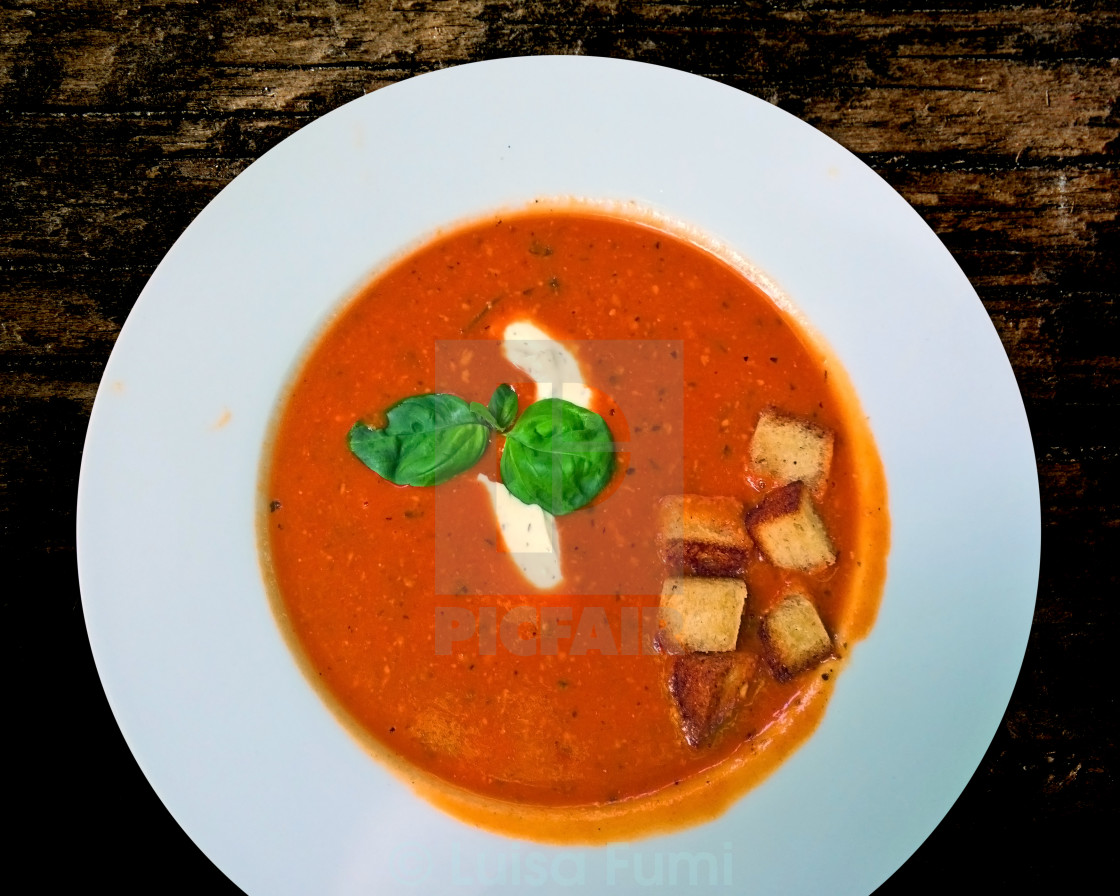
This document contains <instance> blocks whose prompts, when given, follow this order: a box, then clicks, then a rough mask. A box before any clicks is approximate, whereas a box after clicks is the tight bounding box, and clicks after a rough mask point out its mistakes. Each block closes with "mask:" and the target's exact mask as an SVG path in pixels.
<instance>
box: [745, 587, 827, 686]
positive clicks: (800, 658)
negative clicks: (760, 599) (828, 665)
mask: <svg viewBox="0 0 1120 896" xmlns="http://www.w3.org/2000/svg"><path fill="white" fill-rule="evenodd" d="M758 634H759V638H760V639H761V640H762V646H763V650H764V651H765V654H766V661H767V662H768V663H769V664H770V668H771V670H773V672H774V677H775V678H777V679H778V680H779V681H789V680H790V679H791V678H793V676H795V675H797V674H799V673H801V672H804V671H805V670H806V669H811V668H813V667H814V666H816V665H818V664H820V663H822V662H824V660H826V659H828V657H830V656H832V639H831V638H830V637H829V636H828V631H827V630H826V629H825V627H824V623H823V622H821V617H820V616H819V615H818V613H817V608H816V607H814V606H813V604H812V602H811V601H810V600H809V598H807V597H806V596H805V595H804V594H790V595H788V596H787V597H785V598H783V600H782V602H781V603H779V604H778V605H777V606H776V607H774V609H772V610H771V611H770V612H769V613H767V614H766V615H765V616H763V617H762V622H761V623H760V624H759V630H758Z"/></svg>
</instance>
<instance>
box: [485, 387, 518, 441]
mask: <svg viewBox="0 0 1120 896" xmlns="http://www.w3.org/2000/svg"><path fill="white" fill-rule="evenodd" d="M489 411H490V413H491V414H493V415H494V419H495V420H497V421H498V426H497V429H498V432H505V431H506V430H507V429H509V428H510V426H511V425H512V423H513V421H514V419H515V418H516V417H517V393H516V392H514V391H513V386H510V385H508V384H507V383H502V384H501V385H500V386H498V388H497V389H495V390H494V394H493V395H491V396H490V408H489Z"/></svg>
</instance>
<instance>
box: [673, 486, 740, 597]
mask: <svg viewBox="0 0 1120 896" xmlns="http://www.w3.org/2000/svg"><path fill="white" fill-rule="evenodd" d="M657 532H658V535H657V537H658V548H659V550H660V553H661V559H662V561H663V562H664V563H665V564H666V566H667V567H668V568H669V569H670V570H671V571H672V572H674V573H681V574H684V575H693V576H721V577H728V576H738V575H742V573H743V570H744V569H745V568H746V565H747V556H748V554H749V553H750V549H751V539H750V536H749V535H748V534H747V529H746V526H745V525H744V523H743V504H742V502H741V501H739V500H738V499H737V498H723V497H708V496H705V495H669V496H668V497H666V498H662V499H661V502H660V503H659V505H658V511H657Z"/></svg>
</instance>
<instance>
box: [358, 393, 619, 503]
mask: <svg viewBox="0 0 1120 896" xmlns="http://www.w3.org/2000/svg"><path fill="white" fill-rule="evenodd" d="M385 416H386V420H387V422H386V425H385V426H384V427H381V428H374V427H371V426H368V425H366V424H365V423H361V422H358V423H355V424H354V426H353V427H352V428H351V430H350V434H349V437H348V439H349V443H350V450H351V451H352V452H353V453H354V455H355V456H356V457H357V458H358V459H359V460H360V461H361V462H362V463H364V464H365V465H366V466H367V467H369V468H370V469H371V470H373V471H374V472H375V473H377V474H378V475H380V476H381V477H383V478H384V479H387V480H389V481H390V482H393V483H395V484H397V485H417V486H427V485H439V484H440V483H442V482H446V481H447V480H448V479H450V478H452V477H453V476H456V475H458V474H459V473H462V472H465V471H466V470H469V469H470V468H471V467H473V466H474V465H475V464H476V463H478V461H479V459H480V458H481V457H482V455H483V454H484V453H485V451H486V446H487V445H488V444H489V442H490V434H491V432H499V433H506V443H505V449H504V450H503V452H502V461H501V464H500V469H501V474H502V480H503V482H504V484H505V486H506V488H508V489H509V491H510V493H511V494H513V495H514V496H515V497H516V498H518V499H519V500H521V501H523V502H524V503H526V504H537V505H539V506H541V507H543V508H544V509H545V510H547V511H548V512H549V513H552V514H554V515H556V516H560V515H562V514H565V513H571V512H572V511H573V510H578V509H579V508H580V507H584V506H585V505H587V504H588V503H590V502H591V501H592V500H593V499H594V498H595V496H596V495H598V494H599V492H601V491H602V490H603V488H604V487H605V486H606V485H607V483H608V482H609V481H610V478H611V474H612V473H613V472H614V442H613V440H612V439H611V434H610V430H609V429H608V428H607V424H606V421H605V420H603V418H602V417H600V416H599V415H598V414H596V413H595V412H594V411H589V410H587V409H586V408H582V407H580V406H579V405H575V404H572V403H571V402H570V401H564V400H563V399H560V398H546V399H544V400H542V401H538V402H534V403H533V404H532V405H530V406H529V408H528V409H527V410H526V411H525V413H524V414H522V415H521V418H520V419H517V393H516V392H514V390H513V388H512V387H510V386H508V385H506V384H505V383H503V384H502V385H500V386H499V387H498V388H497V389H496V390H494V394H493V396H491V398H490V402H489V404H488V405H481V404H479V403H478V402H470V403H468V402H466V401H464V400H463V399H462V398H459V397H458V396H456V395H447V394H442V393H431V394H427V395H416V396H414V397H412V398H406V399H404V400H403V401H400V402H398V403H397V404H395V405H393V406H392V407H391V408H389V410H388V411H387V412H386V414H385ZM515 421H516V422H515Z"/></svg>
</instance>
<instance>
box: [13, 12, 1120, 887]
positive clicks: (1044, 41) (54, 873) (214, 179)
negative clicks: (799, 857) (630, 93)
mask: <svg viewBox="0 0 1120 896" xmlns="http://www.w3.org/2000/svg"><path fill="white" fill-rule="evenodd" d="M928 5H929V6H930V7H937V6H938V4H928ZM940 5H941V6H944V5H945V4H940ZM963 5H964V4H958V7H959V6H963ZM926 6H927V4H924V3H921V2H903V0H896V2H890V0H882V2H866V3H844V2H839V0H838V2H834V3H831V4H822V3H819V2H815V0H801V2H779V3H761V2H750V3H711V2H693V0H679V2H633V3H629V2H621V0H584V2H570V0H569V2H559V3H544V2H531V3H514V2H496V0H470V2H467V0H463V2H431V0H429V2H424V0H399V2H372V3H358V2H341V0H339V2H328V0H302V2H296V0H290V2H282V3H275V4H245V3H228V2H226V3H222V2H187V0H163V2H157V0H151V2H146V0H145V2H141V0H121V2H112V0H64V2H51V0H22V2H21V0H7V2H5V3H3V4H2V5H0V109H2V114H0V185H2V189H0V210H2V215H0V221H2V227H0V301H2V303H3V309H4V311H3V319H2V330H0V365H2V369H3V377H2V379H0V495H2V501H0V514H2V517H0V525H2V531H3V543H2V550H3V559H4V563H3V569H4V570H5V576H4V586H3V588H4V599H3V608H4V633H5V634H4V637H5V643H6V646H7V650H6V651H5V652H4V657H5V672H6V677H5V680H6V682H7V683H8V691H9V694H10V695H11V699H13V700H14V703H15V710H16V711H15V712H14V713H9V715H8V718H9V723H8V726H9V727H8V739H9V741H10V742H13V743H15V744H16V747H15V755H14V756H13V757H12V759H14V760H15V761H11V760H10V761H9V766H8V774H9V777H10V779H13V780H18V779H22V778H26V780H27V782H28V783H29V784H30V786H31V787H32V794H33V797H34V798H33V799H31V800H22V799H21V800H19V802H18V804H17V806H16V807H15V811H14V812H9V815H10V817H12V818H13V819H14V820H15V821H16V823H17V825H18V826H19V829H20V831H21V833H20V834H18V835H17V841H16V843H17V845H16V846H15V847H14V848H12V849H10V850H9V855H10V856H11V857H12V858H14V859H15V861H16V863H17V864H24V862H23V861H21V860H24V859H25V858H26V859H27V860H28V862H27V864H31V860H34V867H33V868H32V869H31V870H32V872H33V873H35V874H36V875H37V877H36V879H37V880H38V881H40V882H42V883H43V884H44V885H46V886H47V888H48V889H51V886H50V884H51V883H52V882H57V881H58V880H59V879H60V877H62V876H66V877H69V876H71V875H75V876H76V877H80V879H81V880H83V881H84V882H86V883H88V884H90V885H96V884H103V885H106V886H109V887H111V888H112V890H113V891H114V892H115V893H117V894H122V896H123V894H128V893H148V892H152V891H156V892H164V891H167V890H168V887H169V886H170V885H171V884H173V883H176V882H178V883H182V884H183V885H184V887H187V886H189V887H190V888H191V890H192V892H205V893H217V892H236V888H234V887H232V885H230V884H229V883H228V882H227V881H225V879H224V878H223V877H222V875H221V874H220V873H218V872H217V871H216V870H215V869H214V868H213V866H211V865H210V864H209V862H208V861H207V860H206V859H205V858H203V857H202V855H201V854H200V853H199V852H198V850H197V849H196V848H195V847H194V846H193V845H192V844H191V842H190V841H189V840H188V839H187V837H186V836H185V835H184V834H183V833H182V831H181V830H180V829H179V828H178V827H177V825H176V824H175V823H174V822H173V821H172V820H171V818H170V816H169V815H168V814H167V812H166V811H165V810H164V809H163V808H162V805H161V804H160V803H159V801H158V799H157V798H156V797H155V795H154V794H153V793H152V791H151V790H150V788H149V787H148V785H147V784H146V782H145V781H144V779H143V777H142V776H141V774H140V772H139V770H138V769H137V767H136V765H135V762H134V761H133V760H132V758H131V755H130V754H129V753H128V751H127V749H126V747H125V746H124V743H123V740H122V739H121V736H120V734H119V732H118V731H117V728H116V725H115V723H114V721H113V718H112V716H111V714H110V712H109V709H108V706H107V704H106V701H105V698H104V695H103V693H102V691H101V687H100V684H99V681H98V679H97V676H96V673H95V670H94V667H93V663H92V659H91V657H90V653H89V646H88V642H87V640H86V636H85V629H84V626H83V620H82V611H81V605H80V598H79V593H78V583H77V576H76V566H75V560H74V497H75V489H76V485H77V476H78V462H79V459H80V455H81V448H82V439H83V435H84V432H85V427H86V422H87V419H88V415H89V411H90V407H91V404H92V402H93V398H94V394H95V391H96V388H97V383H98V379H99V377H100V374H101V371H102V369H103V367H104V364H105V361H106V358H107V357H108V354H109V351H110V349H111V348H112V346H113V342H114V339H115V338H116V336H117V334H118V333H119V331H120V328H121V325H122V324H123V323H124V320H125V318H126V316H127V315H128V312H129V309H130V308H131V306H132V304H133V302H134V300H135V299H136V296H137V295H138V293H139V292H140V289H141V287H142V286H143V285H144V283H145V281H146V280H147V278H148V277H149V275H150V274H151V272H152V270H153V268H154V267H155V265H156V264H157V262H158V261H159V260H160V258H161V257H162V256H163V255H164V253H165V252H166V251H167V250H168V248H169V247H170V245H171V243H172V242H173V241H174V239H175V238H176V237H177V236H178V235H179V233H180V232H181V231H182V230H183V229H184V227H186V225H187V224H188V223H189V222H190V221H191V219H192V218H193V217H194V216H195V215H196V214H197V213H198V212H199V211H200V210H201V209H202V208H203V206H205V205H206V203H207V202H208V201H209V200H210V199H211V198H212V197H213V196H214V195H215V193H217V192H218V190H219V189H221V188H222V187H223V186H224V185H225V184H226V183H228V182H229V181H230V180H231V179H232V178H233V177H234V176H235V175H237V174H238V172H240V171H241V170H242V169H244V168H245V167H246V166H247V165H248V164H249V163H250V162H252V161H253V160H254V159H256V158H257V157H259V156H260V155H261V154H262V153H263V152H264V151H265V150H267V149H268V148H269V147H271V146H274V145H275V144H276V143H277V142H279V141H280V140H282V139H283V138H284V137H286V136H288V135H289V134H291V133H293V132H294V131H296V130H297V129H298V128H300V127H302V126H303V125H305V124H307V123H308V122H309V121H311V120H313V119H314V118H315V117H317V116H319V115H321V114H323V113H325V112H327V111H328V110H330V109H333V108H335V107H337V106H339V105H341V104H342V103H344V102H346V101H347V100H350V99H353V98H355V97H358V96H361V95H362V94H364V93H367V92H369V91H372V90H376V89H378V88H379V87H382V86H384V85H386V84H389V83H392V82H394V81H398V80H400V79H402V78H407V77H410V76H413V75H416V74H420V73H423V72H427V71H431V70H433V69H438V68H442V67H446V66H450V65H456V64H459V63H465V62H471V61H475V60H480V59H487V58H494V57H501V56H509V55H518V54H540V53H580V54H594V55H604V56H616V57H622V58H629V59H639V60H644V61H648V62H654V63H659V64H662V65H668V66H673V67H676V68H680V69H684V70H686V71H690V72H694V73H697V74H701V75H705V76H708V77H711V78H714V79H716V80H718V81H722V82H724V83H726V84H729V85H733V86H735V87H738V88H741V89H743V90H746V91H749V92H751V93H753V94H755V95H757V96H760V97H762V98H764V99H766V100H768V101H769V102H772V103H775V104H777V105H778V106H780V107H782V108H783V109H786V110H788V111H790V112H792V113H793V114H795V115H797V116H799V117H801V118H803V119H804V120H806V121H808V122H809V123H811V124H812V125H814V126H815V127H817V128H819V129H820V130H822V131H824V132H825V133H826V134H828V135H829V136H831V137H833V138H834V139H835V140H837V141H839V142H840V143H841V144H843V145H844V146H846V147H848V148H849V149H851V150H852V151H854V152H855V153H857V154H858V155H859V156H860V157H861V158H862V159H863V160H864V161H866V162H867V163H868V164H869V165H870V166H871V167H872V168H874V169H875V170H876V171H877V172H878V173H879V174H880V175H882V177H884V178H885V179H886V180H887V181H888V182H890V183H891V184H892V185H893V186H894V187H895V188H896V189H897V190H898V191H899V192H901V193H902V194H903V196H905V197H906V199H907V200H909V201H910V203H911V204H913V205H914V207H915V208H916V209H917V210H918V212H919V213H920V214H921V215H922V216H923V217H924V218H925V220H926V221H927V222H928V223H929V225H930V226H931V227H932V228H933V229H934V230H935V231H936V232H937V233H938V234H939V235H940V237H941V239H942V240H943V241H944V242H945V244H946V245H947V246H948V248H949V249H950V251H951V252H952V253H953V255H954V256H955V258H956V259H957V261H958V262H959V264H960V265H961V267H962V268H963V269H964V271H965V272H966V274H967V275H968V276H969V278H970V279H971V281H972V283H973V284H974V285H975V287H976V289H977V291H978V292H979V295H980V298H981V299H982V301H983V303H984V306H985V308H986V309H987V310H988V312H989V314H990V316H991V319H992V323H993V324H994V326H995V327H996V329H997V330H998V332H999V334H1000V337H1001V338H1002V340H1003V343H1004V345H1005V347H1006V349H1007V352H1008V355H1009V356H1010V358H1011V362H1012V364H1013V366H1014V369H1015V372H1016V375H1017V376H1018V379H1019V384H1020V387H1021V389H1022V393H1023V397H1024V400H1025V403H1026V407H1027V411H1028V414H1029V417H1030V421H1031V425H1032V429H1033V434H1034V440H1035V450H1036V454H1037V459H1038V469H1039V477H1040V482H1041V490H1042V513H1043V557H1042V572H1041V581H1040V584H1039V592H1038V603H1037V610H1036V614H1035V621H1034V629H1033V632H1032V635H1031V639H1030V643H1029V646H1028V649H1027V654H1026V659H1025V663H1024V667H1023V671H1022V674H1021V676H1020V680H1019V684H1018V686H1017V688H1016V690H1015V693H1014V695H1013V697H1012V699H1011V703H1010V706H1009V707H1008V710H1007V714H1006V717H1005V719H1004V722H1003V724H1002V725H1001V727H1000V728H999V730H998V731H997V732H996V734H995V739H994V741H993V742H992V745H991V747H990V749H989V750H988V753H987V755H986V756H985V757H984V759H983V761H982V762H981V764H980V767H979V769H978V770H977V772H976V775H975V777H974V778H973V780H972V782H971V783H970V784H969V785H968V787H967V788H966V790H965V792H964V794H963V795H962V796H961V798H960V800H959V801H958V802H957V804H956V805H955V806H954V808H953V809H952V811H950V812H949V814H948V816H947V817H946V818H945V820H944V822H943V823H942V824H941V825H940V826H939V827H938V828H937V830H936V831H935V832H934V833H933V835H932V836H931V837H930V838H929V840H928V841H927V843H926V844H925V845H924V846H923V847H922V848H921V849H919V850H918V852H917V853H916V854H915V855H914V857H913V858H912V859H911V860H910V861H909V862H908V863H907V864H906V865H905V866H904V867H903V868H902V869H901V870H899V871H898V873H897V874H895V875H894V877H893V878H891V879H890V880H889V881H888V882H887V883H885V884H884V885H883V887H882V888H881V890H880V891H879V892H881V893H883V894H886V893H908V892H912V891H914V890H915V889H916V888H917V889H920V888H921V886H922V884H929V885H931V886H936V887H938V888H939V889H942V890H947V889H953V890H958V889H964V890H965V891H967V892H980V891H982V890H983V891H989V892H990V891H995V890H997V889H998V890H999V891H1005V890H1011V889H1013V888H1022V887H1026V886H1028V885H1035V886H1038V885H1045V884H1055V883H1059V882H1060V883H1062V884H1065V885H1067V887H1069V888H1073V887H1076V886H1077V885H1078V884H1084V883H1086V882H1087V881H1089V879H1090V877H1089V872H1090V871H1092V870H1098V869H1103V868H1104V860H1103V857H1104V855H1105V853H1104V852H1101V851H1098V850H1096V848H1095V845H1096V844H1099V843H1100V842H1101V839H1102V834H1103V832H1104V830H1105V826H1106V823H1108V822H1111V823H1112V825H1113V826H1114V825H1115V821H1116V817H1117V812H1116V808H1115V807H1116V805H1117V788H1116V765H1115V761H1116V751H1115V732H1116V728H1115V720H1116V716H1117V708H1116V698H1115V696H1114V695H1115V688H1114V686H1113V685H1112V683H1111V680H1110V679H1111V677H1112V675H1113V668H1112V667H1113V665H1114V662H1113V660H1114V653H1115V650H1114V646H1113V645H1114V643H1115V638H1116V628H1115V621H1116V611H1115V605H1116V601H1117V598H1118V596H1120V595H1118V577H1117V573H1116V569H1117V561H1116V559H1115V558H1116V555H1117V550H1118V548H1120V509H1118V500H1117V484H1116V483H1117V478H1116V476H1115V475H1114V474H1111V475H1110V474H1109V473H1108V471H1109V470H1110V469H1114V468H1115V465H1116V462H1117V460H1118V446H1120V439H1118V437H1117V434H1116V433H1117V420H1118V403H1120V391H1118V387H1120V362H1118V356H1120V325H1118V309H1117V301H1118V291H1120V268H1118V261H1117V260H1118V258H1120V227H1118V225H1117V211H1118V184H1117V170H1118V166H1120V105H1118V104H1120V60H1118V59H1117V58H1116V57H1117V55H1118V54H1120V11H1118V10H1117V8H1116V5H1115V3H1114V2H1106V0H1097V2H1093V0H1084V2H1066V3H1039V2H1027V3H1026V4H1014V5H1012V4H1008V3H993V4H988V8H987V9H986V10H985V11H983V12H972V11H968V12H966V11H961V10H960V9H958V8H957V7H954V8H953V9H949V10H946V11H925V9H924V8H925V7H926ZM966 498H967V496H962V500H963V499H966ZM950 559H951V558H950ZM9 755H10V756H11V754H9ZM44 856H46V857H49V858H47V859H46V862H47V864H40V863H41V862H42V860H43V857H44ZM140 860H143V861H140ZM152 867H154V868H158V869H160V870H159V875H160V877H159V879H158V880H157V879H153V878H152V876H151V874H152V872H151V871H150V870H149V869H150V868H152ZM1105 879H1108V877H1106V878H1105ZM743 886H744V888H745V889H747V890H748V891H749V884H748V883H745V882H744V884H743ZM172 889H174V887H172Z"/></svg>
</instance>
